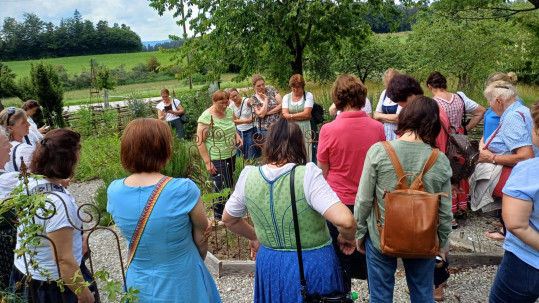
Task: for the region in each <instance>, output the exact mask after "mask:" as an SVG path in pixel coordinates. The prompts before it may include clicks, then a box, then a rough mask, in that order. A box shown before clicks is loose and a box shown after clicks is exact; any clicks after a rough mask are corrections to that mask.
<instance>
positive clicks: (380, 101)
mask: <svg viewBox="0 0 539 303" xmlns="http://www.w3.org/2000/svg"><path fill="white" fill-rule="evenodd" d="M385 99H386V90H385V89H384V90H383V91H382V93H381V94H380V98H378V104H376V111H377V112H379V113H381V112H382V104H384V100H385Z"/></svg>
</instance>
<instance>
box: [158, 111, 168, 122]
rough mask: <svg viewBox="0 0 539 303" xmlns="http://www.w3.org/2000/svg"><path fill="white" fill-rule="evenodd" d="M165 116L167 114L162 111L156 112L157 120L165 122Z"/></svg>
mask: <svg viewBox="0 0 539 303" xmlns="http://www.w3.org/2000/svg"><path fill="white" fill-rule="evenodd" d="M166 116H167V113H166V112H165V111H164V110H160V109H158V110H157V118H158V119H159V120H163V121H165V118H166Z"/></svg>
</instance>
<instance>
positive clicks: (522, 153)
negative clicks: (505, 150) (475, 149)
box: [478, 145, 535, 166]
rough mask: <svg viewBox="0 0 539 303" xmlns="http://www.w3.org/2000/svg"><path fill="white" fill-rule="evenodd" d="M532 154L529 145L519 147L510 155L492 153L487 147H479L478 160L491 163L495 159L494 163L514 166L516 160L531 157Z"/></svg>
mask: <svg viewBox="0 0 539 303" xmlns="http://www.w3.org/2000/svg"><path fill="white" fill-rule="evenodd" d="M534 156H535V155H534V153H533V149H532V147H531V145H528V146H522V147H519V148H517V149H516V150H514V153H513V154H510V155H494V154H493V153H492V152H491V151H490V150H488V149H480V150H479V160H478V162H487V163H492V160H495V162H496V164H500V165H505V166H515V165H517V163H518V162H520V161H524V160H528V159H531V158H533V157H534Z"/></svg>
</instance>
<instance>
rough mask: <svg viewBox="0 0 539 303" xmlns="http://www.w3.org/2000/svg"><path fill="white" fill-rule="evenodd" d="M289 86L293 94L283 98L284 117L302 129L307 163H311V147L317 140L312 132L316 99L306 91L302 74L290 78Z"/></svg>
mask: <svg viewBox="0 0 539 303" xmlns="http://www.w3.org/2000/svg"><path fill="white" fill-rule="evenodd" d="M288 85H289V86H290V88H291V89H292V92H291V93H289V94H287V95H285V96H284V98H283V116H284V117H285V118H286V119H288V120H290V121H293V122H295V123H296V124H297V125H298V126H299V128H300V129H301V133H302V134H303V140H304V141H305V151H306V152H307V162H311V158H312V153H311V149H310V146H311V145H312V143H313V140H314V139H315V136H314V133H313V132H312V130H311V112H312V110H313V106H314V97H313V94H311V93H310V92H306V91H305V79H303V76H302V75H300V74H295V75H293V76H292V77H290V81H289V82H288Z"/></svg>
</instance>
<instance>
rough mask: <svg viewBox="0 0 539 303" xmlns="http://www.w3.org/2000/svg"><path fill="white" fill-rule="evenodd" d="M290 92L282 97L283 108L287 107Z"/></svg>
mask: <svg viewBox="0 0 539 303" xmlns="http://www.w3.org/2000/svg"><path fill="white" fill-rule="evenodd" d="M291 94H292V93H290V94H286V95H284V97H283V108H288V99H290V96H291Z"/></svg>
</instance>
